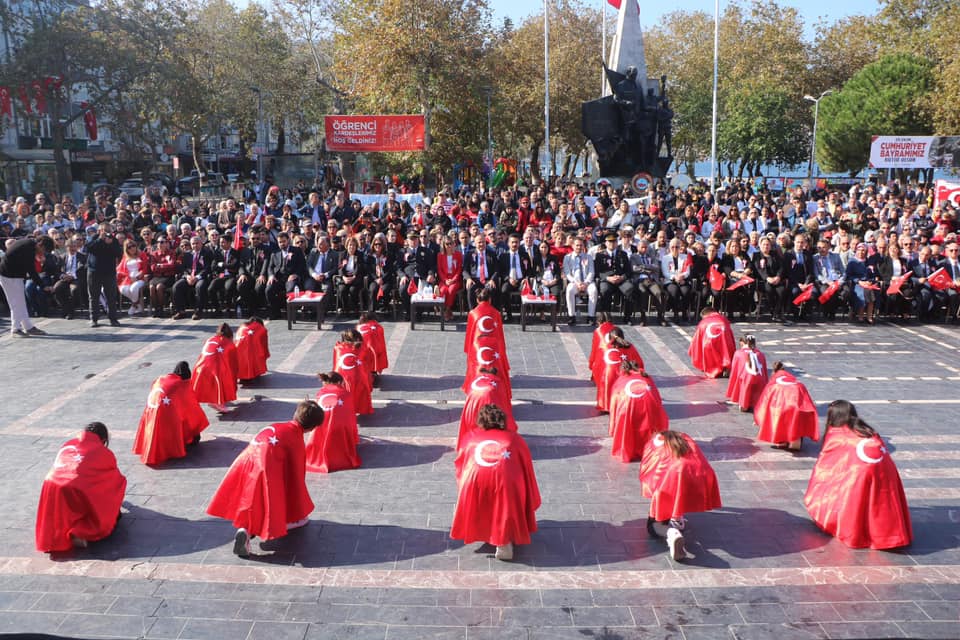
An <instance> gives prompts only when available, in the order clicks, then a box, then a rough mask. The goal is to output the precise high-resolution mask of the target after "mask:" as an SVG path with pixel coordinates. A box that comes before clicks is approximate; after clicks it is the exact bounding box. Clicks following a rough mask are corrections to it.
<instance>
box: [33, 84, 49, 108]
mask: <svg viewBox="0 0 960 640" xmlns="http://www.w3.org/2000/svg"><path fill="white" fill-rule="evenodd" d="M30 90H31V91H33V101H34V103H36V105H37V113H38V114H39V115H41V116H43V115H46V114H47V94H46V92H45V91H44V87H43V82H41V81H40V80H34V81H33V82H31V83H30Z"/></svg>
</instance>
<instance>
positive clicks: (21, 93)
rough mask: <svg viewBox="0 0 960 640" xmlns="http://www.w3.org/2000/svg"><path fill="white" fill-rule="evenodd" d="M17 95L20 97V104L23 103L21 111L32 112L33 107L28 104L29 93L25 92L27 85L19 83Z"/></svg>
mask: <svg viewBox="0 0 960 640" xmlns="http://www.w3.org/2000/svg"><path fill="white" fill-rule="evenodd" d="M17 96H18V97H19V98H20V104H22V105H23V112H24V113H27V114H30V113H33V107H31V106H30V94H28V93H27V87H26V86H24V85H20V86H19V87H17Z"/></svg>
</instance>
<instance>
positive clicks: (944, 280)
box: [927, 267, 953, 291]
mask: <svg viewBox="0 0 960 640" xmlns="http://www.w3.org/2000/svg"><path fill="white" fill-rule="evenodd" d="M927 284H929V285H930V286H931V287H933V288H934V289H936V290H937V291H943V290H944V289H949V288H950V287H952V286H953V280H951V279H950V276H949V275H948V274H947V270H946V269H944V268H943V267H940V268H939V269H937V270H936V271H934V272H933V273H931V274H930V277H929V278H927Z"/></svg>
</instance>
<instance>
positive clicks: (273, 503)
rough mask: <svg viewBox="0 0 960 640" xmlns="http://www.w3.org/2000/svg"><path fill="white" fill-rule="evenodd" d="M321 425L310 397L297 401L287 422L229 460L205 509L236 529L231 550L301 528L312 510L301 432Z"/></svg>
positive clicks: (243, 551) (241, 551)
mask: <svg viewBox="0 0 960 640" xmlns="http://www.w3.org/2000/svg"><path fill="white" fill-rule="evenodd" d="M321 424H323V409H321V408H320V405H318V404H317V403H316V402H314V401H313V400H304V401H302V402H301V403H300V404H298V405H297V410H296V412H295V413H294V414H293V420H291V421H289V422H278V423H276V424H272V425H270V426H269V427H264V428H263V429H261V430H260V432H259V433H258V434H257V435H255V436H254V437H253V440H251V441H250V444H248V445H247V448H246V449H244V450H243V451H241V452H240V455H238V456H237V459H236V460H234V461H233V464H232V465H230V468H229V469H227V474H226V475H225V476H224V477H223V481H222V482H221V483H220V487H219V488H218V489H217V492H216V493H215V494H214V495H213V498H212V499H211V500H210V505H209V506H208V507H207V513H208V514H210V515H211V516H215V517H217V518H225V519H227V520H230V521H232V522H233V526H235V527H237V533H236V535H235V536H234V539H233V552H234V553H235V554H237V555H238V556H240V557H243V558H245V557H247V556H249V555H250V539H251V538H260V539H261V540H273V539H274V538H282V537H283V536H285V535H287V532H288V531H289V530H290V529H296V528H299V527H302V526H304V525H305V524H307V522H308V521H309V520H308V518H307V516H309V515H310V512H312V511H313V500H311V499H310V494H309V492H307V483H306V473H307V466H306V453H305V451H304V445H303V434H304V433H306V432H308V431H311V430H312V429H315V428H316V427H318V426H320V425H321Z"/></svg>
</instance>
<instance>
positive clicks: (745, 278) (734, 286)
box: [727, 276, 754, 291]
mask: <svg viewBox="0 0 960 640" xmlns="http://www.w3.org/2000/svg"><path fill="white" fill-rule="evenodd" d="M753 282H754V280H753V278H751V277H750V276H743V277H742V278H740V279H739V280H737V281H736V282H734V283H733V284H732V285H730V286H729V287H727V291H733V290H734V289H739V288H740V287H745V286H747V285H748V284H753Z"/></svg>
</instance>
